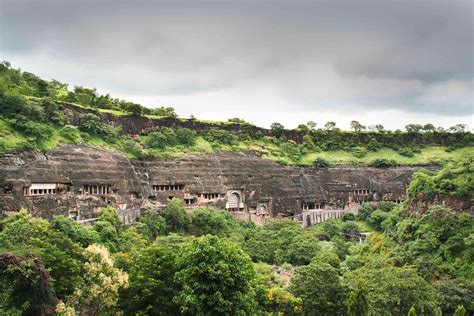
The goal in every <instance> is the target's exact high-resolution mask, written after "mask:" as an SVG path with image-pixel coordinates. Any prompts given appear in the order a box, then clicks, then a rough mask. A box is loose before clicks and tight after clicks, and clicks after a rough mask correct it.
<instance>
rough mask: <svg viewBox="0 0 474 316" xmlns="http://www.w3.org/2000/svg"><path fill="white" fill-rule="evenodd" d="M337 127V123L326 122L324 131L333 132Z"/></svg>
mask: <svg viewBox="0 0 474 316" xmlns="http://www.w3.org/2000/svg"><path fill="white" fill-rule="evenodd" d="M335 127H336V122H326V124H324V129H325V130H327V131H332V130H333V129H334V128H335Z"/></svg>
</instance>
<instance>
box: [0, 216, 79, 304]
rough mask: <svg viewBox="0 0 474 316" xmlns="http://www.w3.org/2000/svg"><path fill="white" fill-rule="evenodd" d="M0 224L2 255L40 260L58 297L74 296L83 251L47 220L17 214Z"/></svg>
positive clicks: (0, 250)
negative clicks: (0, 225) (0, 227)
mask: <svg viewBox="0 0 474 316" xmlns="http://www.w3.org/2000/svg"><path fill="white" fill-rule="evenodd" d="M1 224H2V226H3V228H2V231H1V232H0V252H9V253H16V254H19V255H21V256H26V257H31V256H35V257H40V258H41V261H42V262H43V264H44V266H45V267H46V268H47V269H48V270H49V273H50V275H51V283H52V284H53V286H54V290H55V294H56V295H57V297H58V298H60V299H62V298H64V297H68V296H69V295H71V294H72V292H73V291H74V288H75V286H76V284H77V283H80V280H81V275H82V271H83V266H82V263H83V261H84V253H83V249H82V248H80V247H79V245H78V244H76V243H74V242H73V241H71V240H70V239H69V238H67V237H66V236H65V235H64V234H62V233H60V232H58V231H56V230H53V229H51V227H50V225H49V223H48V222H47V221H45V220H43V219H39V218H34V217H32V216H31V215H29V214H28V213H26V211H21V212H18V213H14V214H13V215H12V216H10V217H8V218H6V219H5V220H3V221H2V222H1Z"/></svg>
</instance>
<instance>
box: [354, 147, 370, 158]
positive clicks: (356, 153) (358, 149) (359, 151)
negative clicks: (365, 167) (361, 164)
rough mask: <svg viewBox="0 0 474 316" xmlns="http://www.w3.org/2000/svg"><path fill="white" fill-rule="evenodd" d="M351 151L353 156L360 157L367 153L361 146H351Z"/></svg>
mask: <svg viewBox="0 0 474 316" xmlns="http://www.w3.org/2000/svg"><path fill="white" fill-rule="evenodd" d="M351 152H352V155H354V157H357V158H362V157H364V156H365V155H367V149H365V148H364V147H361V146H357V147H354V148H352V150H351Z"/></svg>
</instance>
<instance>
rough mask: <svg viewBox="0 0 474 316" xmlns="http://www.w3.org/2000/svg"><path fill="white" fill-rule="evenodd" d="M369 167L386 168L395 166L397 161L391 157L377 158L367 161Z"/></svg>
mask: <svg viewBox="0 0 474 316" xmlns="http://www.w3.org/2000/svg"><path fill="white" fill-rule="evenodd" d="M369 166H370V167H377V168H388V167H394V166H397V162H396V161H395V160H393V159H385V158H377V159H374V160H372V161H371V162H369Z"/></svg>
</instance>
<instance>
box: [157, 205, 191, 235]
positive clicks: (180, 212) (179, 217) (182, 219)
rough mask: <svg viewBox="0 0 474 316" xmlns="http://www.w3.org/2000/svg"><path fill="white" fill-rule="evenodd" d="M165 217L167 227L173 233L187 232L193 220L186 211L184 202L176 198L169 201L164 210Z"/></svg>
mask: <svg viewBox="0 0 474 316" xmlns="http://www.w3.org/2000/svg"><path fill="white" fill-rule="evenodd" d="M163 217H164V218H165V221H166V225H168V227H169V228H170V230H171V231H173V232H187V231H189V228H190V226H191V218H190V217H189V215H188V213H186V211H185V210H184V207H183V201H182V200H180V199H178V198H174V199H172V200H168V202H167V204H166V207H165V209H164V210H163Z"/></svg>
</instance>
